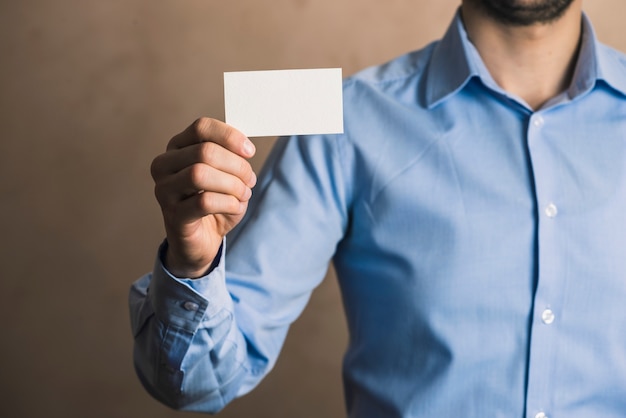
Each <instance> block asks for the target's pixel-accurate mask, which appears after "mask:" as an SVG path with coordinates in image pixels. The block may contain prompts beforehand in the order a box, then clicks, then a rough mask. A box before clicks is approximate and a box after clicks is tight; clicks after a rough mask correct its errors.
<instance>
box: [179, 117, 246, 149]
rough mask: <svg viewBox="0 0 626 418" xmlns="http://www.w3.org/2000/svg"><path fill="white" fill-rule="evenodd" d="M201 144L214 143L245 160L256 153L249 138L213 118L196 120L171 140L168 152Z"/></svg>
mask: <svg viewBox="0 0 626 418" xmlns="http://www.w3.org/2000/svg"><path fill="white" fill-rule="evenodd" d="M201 142H214V143H216V144H218V145H221V146H222V147H224V148H226V149H227V150H229V151H231V152H233V153H235V154H238V155H240V156H242V157H244V158H250V157H252V156H253V155H254V153H255V152H256V148H255V146H254V144H253V143H252V141H250V140H249V139H248V137H247V136H245V135H244V134H243V133H241V132H239V131H238V130H237V129H235V128H233V127H232V126H230V125H227V124H226V123H224V122H222V121H219V120H217V119H211V118H199V119H196V121H195V122H194V123H192V124H191V125H189V126H188V127H187V129H185V130H184V131H182V132H181V133H179V134H178V135H175V136H174V137H173V138H172V139H171V140H170V142H169V143H168V144H167V150H168V151H169V150H173V149H180V148H185V147H187V146H189V145H194V144H198V143H201Z"/></svg>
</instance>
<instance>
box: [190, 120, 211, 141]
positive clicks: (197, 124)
mask: <svg viewBox="0 0 626 418" xmlns="http://www.w3.org/2000/svg"><path fill="white" fill-rule="evenodd" d="M214 122H215V121H214V120H213V119H211V118H207V117H201V118H198V119H196V120H195V121H194V122H193V124H192V125H191V127H192V130H193V132H194V133H195V134H196V136H197V137H198V138H205V137H206V136H207V133H208V132H209V131H210V130H211V126H212V125H213V123H214Z"/></svg>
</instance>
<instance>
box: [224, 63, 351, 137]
mask: <svg viewBox="0 0 626 418" xmlns="http://www.w3.org/2000/svg"><path fill="white" fill-rule="evenodd" d="M224 107H225V114H226V123H227V124H229V125H231V126H233V127H235V128H237V129H238V130H240V131H241V132H243V133H244V134H245V135H246V136H249V137H253V136H282V135H312V134H338V133H343V94H342V75H341V68H322V69H302V70H270V71H237V72H227V73H224Z"/></svg>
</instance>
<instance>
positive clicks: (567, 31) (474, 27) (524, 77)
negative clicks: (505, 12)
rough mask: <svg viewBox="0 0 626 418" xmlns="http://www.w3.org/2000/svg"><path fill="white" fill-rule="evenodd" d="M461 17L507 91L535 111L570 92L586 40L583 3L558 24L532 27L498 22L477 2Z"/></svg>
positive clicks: (467, 3)
mask: <svg viewBox="0 0 626 418" xmlns="http://www.w3.org/2000/svg"><path fill="white" fill-rule="evenodd" d="M461 11H462V17H463V22H464V24H465V28H466V30H467V33H468V36H469V38H470V40H471V41H472V43H473V44H474V46H475V47H476V49H477V50H478V52H479V54H480V56H481V58H482V60H483V61H484V63H485V65H486V66H487V69H488V70H489V72H490V73H491V76H492V77H493V78H494V80H495V81H496V83H498V85H500V87H502V88H503V89H504V90H506V91H508V92H509V93H512V94H515V95H517V96H518V97H521V98H522V99H523V100H524V101H525V102H526V103H527V104H528V105H529V106H530V107H531V108H532V109H535V110H536V109H539V108H541V106H542V105H543V104H545V103H546V102H547V101H548V100H550V99H551V98H553V97H555V96H556V95H558V94H559V93H562V92H563V91H565V90H566V89H567V88H568V86H569V84H570V83H571V80H572V76H573V73H574V68H575V65H576V58H577V56H578V47H579V43H580V37H581V15H582V10H581V2H580V1H575V2H574V3H572V5H571V7H570V8H569V9H568V10H567V11H566V12H565V14H564V15H563V16H561V17H560V18H559V19H558V20H556V21H553V22H550V23H541V24H535V25H531V26H511V25H506V24H503V23H500V22H498V21H495V20H494V19H492V18H491V17H490V16H488V15H487V14H486V13H485V12H484V11H482V10H481V8H480V6H477V5H476V4H475V2H473V1H464V2H463V6H462V9H461Z"/></svg>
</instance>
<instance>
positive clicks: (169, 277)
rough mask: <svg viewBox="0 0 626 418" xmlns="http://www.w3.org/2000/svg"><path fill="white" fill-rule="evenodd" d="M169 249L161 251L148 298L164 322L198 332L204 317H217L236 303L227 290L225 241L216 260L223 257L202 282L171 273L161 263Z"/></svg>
mask: <svg viewBox="0 0 626 418" xmlns="http://www.w3.org/2000/svg"><path fill="white" fill-rule="evenodd" d="M165 248H167V242H164V243H163V244H161V247H160V248H159V253H158V254H159V256H158V257H157V258H156V260H155V265H154V269H153V273H152V280H151V283H150V288H149V289H148V290H149V293H148V297H149V298H150V301H151V304H152V308H153V310H154V312H155V314H156V316H157V317H158V318H159V319H160V320H161V321H163V322H164V323H166V324H169V325H174V326H178V327H180V328H183V329H185V330H186V331H189V332H195V330H196V329H197V327H198V325H199V323H200V322H201V321H202V319H203V317H205V316H207V317H209V318H210V317H212V316H215V315H216V314H217V313H218V312H220V311H221V310H222V309H224V308H225V307H227V306H229V305H230V304H231V303H232V300H231V297H230V294H229V293H228V290H227V289H226V274H225V269H224V259H225V251H224V248H225V241H223V242H222V247H221V249H220V252H219V253H218V256H217V257H216V259H218V258H219V260H218V262H217V264H216V265H215V266H214V268H212V269H211V270H210V272H209V273H208V274H206V275H205V276H203V277H201V278H198V279H185V278H178V277H175V276H174V275H173V274H171V273H170V272H169V271H168V270H167V269H166V268H165V266H164V265H163V263H162V261H161V260H162V258H161V254H162V253H163V250H164V249H165ZM214 264H215V263H214ZM212 267H213V266H212Z"/></svg>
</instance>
